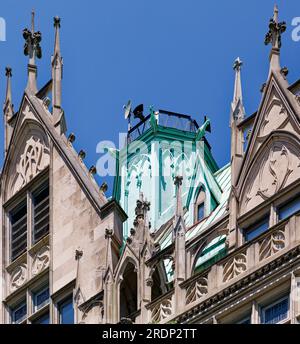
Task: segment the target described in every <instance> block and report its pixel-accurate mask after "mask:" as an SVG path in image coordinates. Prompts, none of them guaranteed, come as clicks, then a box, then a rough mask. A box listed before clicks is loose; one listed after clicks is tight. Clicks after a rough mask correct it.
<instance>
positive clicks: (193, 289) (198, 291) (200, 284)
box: [186, 277, 208, 305]
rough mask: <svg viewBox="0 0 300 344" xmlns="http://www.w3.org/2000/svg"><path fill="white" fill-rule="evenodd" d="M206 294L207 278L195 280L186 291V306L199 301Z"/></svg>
mask: <svg viewBox="0 0 300 344" xmlns="http://www.w3.org/2000/svg"><path fill="white" fill-rule="evenodd" d="M207 292H208V287H207V277H201V278H199V279H197V280H196V281H195V282H193V283H192V284H191V285H190V286H189V287H188V288H187V290H186V304H187V305H188V304H189V303H192V302H194V301H196V300H199V299H201V298H202V297H203V296H204V295H205V294H207Z"/></svg>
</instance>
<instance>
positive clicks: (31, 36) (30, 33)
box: [23, 11, 42, 64]
mask: <svg viewBox="0 0 300 344" xmlns="http://www.w3.org/2000/svg"><path fill="white" fill-rule="evenodd" d="M23 37H24V39H25V45H24V55H25V56H29V58H30V60H31V63H32V64H34V57H35V56H36V57H37V58H38V59H40V58H41V57H42V49H41V46H40V42H41V40H42V34H41V32H40V31H37V32H34V11H32V13H31V30H29V29H27V28H25V29H24V30H23Z"/></svg>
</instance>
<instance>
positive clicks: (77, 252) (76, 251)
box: [75, 249, 83, 260]
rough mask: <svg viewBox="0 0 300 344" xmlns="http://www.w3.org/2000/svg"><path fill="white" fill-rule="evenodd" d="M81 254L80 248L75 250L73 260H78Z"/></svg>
mask: <svg viewBox="0 0 300 344" xmlns="http://www.w3.org/2000/svg"><path fill="white" fill-rule="evenodd" d="M82 256H83V251H82V250H80V249H77V250H75V260H79V259H80V258H81V257H82Z"/></svg>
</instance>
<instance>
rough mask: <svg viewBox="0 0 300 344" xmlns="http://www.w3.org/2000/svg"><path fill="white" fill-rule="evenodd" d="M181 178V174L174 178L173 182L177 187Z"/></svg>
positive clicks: (180, 182) (180, 183)
mask: <svg viewBox="0 0 300 344" xmlns="http://www.w3.org/2000/svg"><path fill="white" fill-rule="evenodd" d="M182 180H183V177H182V176H176V177H175V178H174V184H175V185H176V186H177V187H178V186H179V185H182Z"/></svg>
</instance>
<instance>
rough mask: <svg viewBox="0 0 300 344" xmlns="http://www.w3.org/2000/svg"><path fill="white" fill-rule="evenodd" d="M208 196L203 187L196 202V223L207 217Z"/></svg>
mask: <svg viewBox="0 0 300 344" xmlns="http://www.w3.org/2000/svg"><path fill="white" fill-rule="evenodd" d="M205 200H206V195H205V191H204V188H203V186H201V187H200V189H199V191H198V196H197V199H196V202H195V209H194V222H195V223H196V222H199V221H201V220H203V219H204V218H205V217H206V209H205V208H206V205H205Z"/></svg>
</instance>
